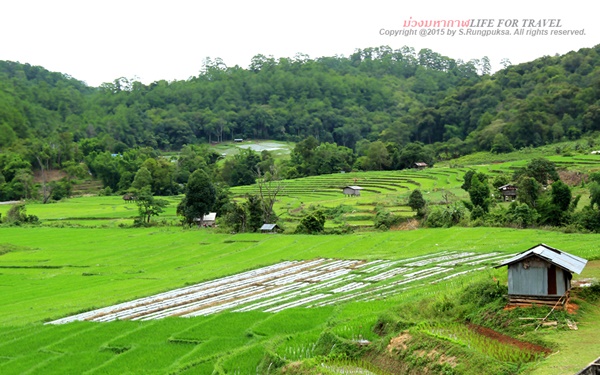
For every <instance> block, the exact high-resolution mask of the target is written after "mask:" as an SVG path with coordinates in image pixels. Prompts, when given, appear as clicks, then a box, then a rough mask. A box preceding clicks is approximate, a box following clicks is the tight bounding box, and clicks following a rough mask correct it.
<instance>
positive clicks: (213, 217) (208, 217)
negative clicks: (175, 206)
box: [194, 212, 217, 221]
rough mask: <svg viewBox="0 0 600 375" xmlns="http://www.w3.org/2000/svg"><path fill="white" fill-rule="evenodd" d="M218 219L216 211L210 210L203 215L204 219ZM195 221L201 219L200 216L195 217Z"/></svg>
mask: <svg viewBox="0 0 600 375" xmlns="http://www.w3.org/2000/svg"><path fill="white" fill-rule="evenodd" d="M216 219H217V213H216V212H209V213H208V214H206V215H204V216H202V221H215V220H216ZM194 221H200V218H195V219H194Z"/></svg>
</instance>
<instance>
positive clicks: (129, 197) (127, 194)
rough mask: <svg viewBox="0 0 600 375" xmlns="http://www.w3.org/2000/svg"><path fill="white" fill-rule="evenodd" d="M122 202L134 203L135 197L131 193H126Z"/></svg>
mask: <svg viewBox="0 0 600 375" xmlns="http://www.w3.org/2000/svg"><path fill="white" fill-rule="evenodd" d="M123 200H124V201H126V202H130V201H134V200H136V196H135V195H134V194H133V193H126V194H125V195H123Z"/></svg>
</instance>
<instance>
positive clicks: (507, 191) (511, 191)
mask: <svg viewBox="0 0 600 375" xmlns="http://www.w3.org/2000/svg"><path fill="white" fill-rule="evenodd" d="M498 190H500V193H501V194H502V200H503V201H504V202H508V201H514V200H515V199H517V187H516V186H515V185H511V184H508V185H503V186H500V187H499V188H498Z"/></svg>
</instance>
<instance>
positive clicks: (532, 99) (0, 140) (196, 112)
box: [0, 46, 600, 158]
mask: <svg viewBox="0 0 600 375" xmlns="http://www.w3.org/2000/svg"><path fill="white" fill-rule="evenodd" d="M599 49H600V47H599V46H596V47H593V48H584V49H581V50H579V51H577V52H575V51H573V52H569V53H568V54H566V55H562V56H544V57H541V58H539V59H536V60H534V61H532V62H529V63H524V64H519V65H507V66H506V67H505V68H504V69H502V70H500V71H498V72H497V73H495V74H493V75H490V74H489V72H490V64H489V60H488V59H487V58H485V57H484V58H482V59H479V60H471V61H468V62H464V61H460V60H454V59H451V58H448V57H445V56H442V55H440V54H438V53H436V52H434V51H431V50H429V49H422V50H420V51H418V52H416V51H415V50H414V49H412V48H409V47H403V48H400V49H396V50H394V49H391V48H389V47H386V46H381V47H376V48H366V49H360V50H356V51H355V52H354V53H352V54H351V55H350V56H348V57H344V56H335V57H322V58H317V59H310V58H309V57H308V56H305V55H297V56H295V57H293V58H280V59H277V60H275V59H274V58H272V57H267V56H263V55H257V56H255V57H254V58H252V60H251V62H250V64H249V67H248V68H241V67H239V66H233V67H227V66H226V65H225V64H224V63H223V62H222V61H221V60H220V59H209V58H207V59H206V60H205V61H204V64H203V66H202V69H201V71H200V72H199V74H198V75H197V76H194V77H190V78H189V79H188V80H183V81H172V82H167V81H157V82H153V83H151V84H148V85H146V84H142V83H140V82H138V81H135V80H130V79H127V78H118V79H116V80H114V81H113V82H110V83H105V84H102V85H101V86H100V87H97V88H93V87H88V86H87V85H85V84H84V83H83V82H80V81H78V80H76V79H74V78H72V77H70V76H67V75H65V74H61V73H53V72H49V71H47V70H45V69H44V68H42V67H36V66H31V65H28V64H19V63H14V62H9V61H0V148H1V149H3V150H4V149H7V148H11V147H19V145H21V144H22V143H23V142H26V140H27V139H36V138H44V139H52V140H56V141H57V142H58V141H59V138H60V137H61V136H62V137H64V136H65V135H64V134H68V136H70V137H72V138H73V139H74V141H76V142H79V141H80V140H82V139H86V138H99V139H101V140H102V142H103V143H104V144H105V145H106V147H107V149H109V150H110V151H112V152H120V151H122V150H123V149H124V148H131V147H152V148H154V149H161V150H179V149H180V148H181V147H182V146H183V145H185V144H195V143H206V142H208V143H211V142H220V141H223V140H232V139H234V138H263V139H267V138H268V139H277V140H287V141H294V142H298V141H302V140H304V139H306V138H308V137H310V136H312V137H314V138H316V139H317V140H319V142H327V143H335V144H337V145H340V146H344V147H348V148H351V149H356V147H357V144H358V143H359V142H360V141H361V140H368V141H370V142H375V141H381V142H384V143H386V142H391V143H395V144H397V145H398V146H399V147H404V146H405V145H406V144H408V143H414V142H421V143H423V144H426V145H433V146H434V148H435V149H436V153H437V155H438V156H439V157H444V158H450V157H456V156H459V155H463V154H465V153H469V152H472V151H474V150H486V151H489V150H494V151H495V152H505V151H510V150H511V149H513V148H520V147H526V146H539V145H542V144H547V143H552V142H556V141H560V140H563V139H577V138H579V137H581V136H582V135H585V134H589V133H592V132H594V131H598V130H600V102H599V99H598V97H599V94H600V92H599V90H600V89H599V87H600V78H599V77H600V74H599V70H598V69H600V68H598V66H600V64H598V62H599V60H600V57H599V55H598V50H599Z"/></svg>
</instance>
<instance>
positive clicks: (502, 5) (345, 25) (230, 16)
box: [0, 0, 600, 86]
mask: <svg viewBox="0 0 600 375" xmlns="http://www.w3.org/2000/svg"><path fill="white" fill-rule="evenodd" d="M417 3H418V4H417ZM593 4H594V2H592V1H590V0H586V1H581V0H570V1H560V2H559V1H554V0H552V1H532V0H528V1H527V0H519V1H515V0H505V1H501V2H500V1H498V2H483V1H460V0H457V1H454V2H452V1H447V0H443V1H442V0H430V1H420V2H417V1H406V0H404V1H402V0H393V1H388V0H371V1H368V2H367V1H361V2H353V1H348V0H344V1H338V0H319V1H314V0H308V1H302V2H300V1H294V2H291V1H283V0H279V1H267V0H254V1H252V0H246V1H238V0H229V1H223V2H217V1H210V2H206V1H202V0H196V1H189V0H170V1H154V0H146V1H138V0H119V1H115V0H103V1H81V0H79V1H69V0H53V1H47V0H45V1H39V0H35V1H28V0H20V1H8V0H2V2H1V3H0V9H1V12H0V60H11V61H19V62H21V63H29V64H32V65H40V66H43V67H44V68H46V69H48V70H51V71H58V72H62V73H66V74H69V75H71V76H73V77H75V78H77V79H79V80H82V81H84V82H86V83H87V84H88V85H90V86H98V85H100V84H101V83H103V82H111V81H113V80H115V79H116V78H119V77H126V78H135V79H137V80H139V81H141V82H144V83H151V82H153V81H157V80H161V79H166V80H169V81H170V80H175V79H177V80H180V79H187V78H189V77H191V76H196V75H198V73H199V71H200V70H201V67H202V62H203V60H204V59H205V58H206V57H211V58H216V57H220V58H221V59H223V61H224V62H225V64H226V65H227V66H234V65H239V66H241V67H244V68H246V67H248V65H249V63H250V59H251V58H252V57H253V56H255V55H257V54H263V55H266V56H269V55H272V56H273V57H275V58H279V57H293V56H294V55H295V54H296V53H303V54H307V55H308V56H310V57H311V58H317V57H321V56H333V55H344V56H349V55H350V54H352V53H353V52H354V50H355V49H357V48H366V47H377V46H382V45H387V46H390V47H391V48H393V49H397V48H401V47H402V46H409V47H413V48H415V50H416V51H419V50H420V49H421V48H430V49H432V50H433V51H435V52H438V53H440V54H442V55H445V56H449V57H451V58H454V59H463V60H465V61H467V60H470V59H475V58H481V57H483V56H488V57H489V58H490V61H491V63H492V69H494V70H496V69H499V68H500V67H501V66H500V60H501V59H503V58H508V59H509V60H510V61H511V62H512V63H513V64H516V63H520V62H526V61H531V60H533V59H535V58H537V57H541V56H544V55H555V54H557V53H558V54H564V53H567V52H569V51H572V50H575V51H576V50H578V49H580V48H584V47H593V46H595V45H596V44H599V43H600V28H599V26H598V24H599V23H598V21H597V12H596V11H595V9H592V8H591V7H592V6H593ZM411 17H412V19H413V20H455V19H458V20H467V19H475V20H476V22H477V20H478V19H488V20H493V23H494V24H493V27H483V28H479V29H481V30H490V31H491V30H498V29H501V30H510V31H511V32H513V33H514V31H515V30H516V29H521V28H522V27H521V26H522V20H523V19H533V20H535V21H536V22H537V21H538V20H540V19H556V20H560V23H559V24H558V26H559V27H553V28H551V27H540V28H538V27H531V26H529V27H525V28H524V29H525V31H527V30H529V29H532V30H534V29H535V30H537V29H541V30H546V31H547V32H548V33H549V32H550V31H552V30H560V31H568V30H584V32H585V35H566V36H558V35H545V36H544V35H537V36H531V35H511V36H487V37H483V36H476V35H470V36H469V35H458V29H460V28H457V27H455V28H453V30H455V31H457V34H456V35H454V36H448V35H443V36H442V35H439V36H431V35H430V36H424V37H423V36H419V35H409V36H395V37H394V36H386V35H381V33H382V32H385V30H411V29H415V30H416V31H418V30H419V29H420V28H419V27H404V24H405V21H410V20H411ZM501 19H503V20H512V19H516V20H518V27H498V23H499V20H501ZM488 22H489V21H488ZM382 29H383V30H382ZM441 29H444V28H441Z"/></svg>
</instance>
